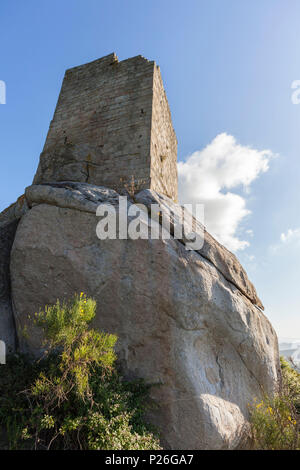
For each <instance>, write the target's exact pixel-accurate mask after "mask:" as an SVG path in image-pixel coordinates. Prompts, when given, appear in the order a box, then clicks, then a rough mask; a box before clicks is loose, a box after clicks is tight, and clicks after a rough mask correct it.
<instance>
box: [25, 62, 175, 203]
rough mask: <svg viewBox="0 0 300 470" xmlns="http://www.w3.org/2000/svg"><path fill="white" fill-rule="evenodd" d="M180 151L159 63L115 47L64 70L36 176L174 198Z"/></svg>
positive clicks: (42, 179)
mask: <svg viewBox="0 0 300 470" xmlns="http://www.w3.org/2000/svg"><path fill="white" fill-rule="evenodd" d="M176 158H177V142H176V136H175V133H174V130H173V127H172V122H171V116H170V111H169V108H168V103H167V100H166V96H165V92H164V90H163V85H162V80H161V77H160V72H159V69H158V68H157V66H156V65H155V63H154V62H150V61H148V60H147V59H145V58H143V57H142V56H137V57H133V58H131V59H127V60H124V61H121V62H119V61H118V59H117V56H116V55H115V54H110V55H109V56H106V57H103V58H102V59H99V60H96V61H94V62H90V63H88V64H84V65H81V66H79V67H74V68H72V69H69V70H67V71H66V73H65V77H64V80H63V84H62V88H61V92H60V96H59V99H58V102H57V106H56V110H55V113H54V116H53V120H52V121H51V124H50V128H49V132H48V135H47V139H46V142H45V146H44V149H43V152H42V154H41V157H40V164H39V167H38V170H37V173H36V176H35V178H34V183H35V184H38V183H46V182H50V181H51V182H53V181H66V180H67V181H79V182H87V183H91V184H95V185H98V186H107V187H109V188H113V189H116V190H119V191H120V190H122V189H123V188H126V189H127V190H130V191H138V190H141V189H146V188H151V189H155V190H157V191H158V192H162V193H163V194H167V195H168V196H170V197H172V198H173V199H174V198H176V197H177V173H176ZM175 186H176V191H175V189H174V188H175Z"/></svg>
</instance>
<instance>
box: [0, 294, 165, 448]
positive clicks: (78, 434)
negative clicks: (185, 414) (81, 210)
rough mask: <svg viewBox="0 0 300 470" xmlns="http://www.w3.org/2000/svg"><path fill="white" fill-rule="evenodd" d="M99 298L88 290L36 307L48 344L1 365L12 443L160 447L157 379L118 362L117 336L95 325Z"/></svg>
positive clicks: (0, 390) (2, 404)
mask: <svg viewBox="0 0 300 470" xmlns="http://www.w3.org/2000/svg"><path fill="white" fill-rule="evenodd" d="M95 310H96V302H95V301H94V300H92V299H89V298H87V297H86V296H85V295H84V294H83V293H81V294H80V295H76V296H75V297H74V299H72V301H71V302H69V303H60V302H59V301H57V303H56V304H55V305H53V306H49V307H46V308H45V310H44V311H41V312H39V313H37V314H35V316H34V318H33V321H34V323H35V324H36V325H38V326H39V327H40V328H42V330H43V333H44V337H45V345H44V346H45V348H46V349H47V352H46V353H45V355H44V357H43V358H42V359H40V360H33V359H32V358H29V357H27V356H24V355H20V354H18V355H11V356H10V357H8V360H7V365H6V366H4V367H1V376H0V424H1V426H2V428H3V430H4V433H3V434H4V436H5V444H2V447H6V448H9V449H74V450H75V449H91V450H97V449H101V450H128V449H133V450H143V449H149V450H153V449H160V445H159V441H158V439H157V437H155V434H154V433H153V429H151V428H150V427H149V425H147V424H146V423H145V422H144V414H145V411H146V410H147V408H148V407H149V406H153V405H151V404H150V399H149V394H148V393H149V386H148V385H146V384H145V383H144V382H143V381H142V380H137V381H133V382H126V381H124V380H122V378H121V377H120V375H119V374H118V372H117V370H116V367H115V360H116V355H115V352H114V346H115V343H116V340H117V338H116V337H115V336H113V335H110V334H105V333H101V332H99V331H96V330H95V329H91V328H89V324H90V322H91V321H92V319H93V318H94V316H95Z"/></svg>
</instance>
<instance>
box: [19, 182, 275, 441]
mask: <svg viewBox="0 0 300 470" xmlns="http://www.w3.org/2000/svg"><path fill="white" fill-rule="evenodd" d="M26 198H27V201H28V205H29V207H30V210H29V211H28V212H26V214H25V215H24V216H23V217H22V219H21V221H20V223H19V225H18V228H17V233H16V237H15V241H14V244H13V248H12V253H11V269H10V275H11V285H12V299H13V306H14V315H15V320H16V325H17V331H18V334H19V340H20V345H21V348H22V349H23V350H24V349H30V350H31V351H34V352H38V351H39V350H40V348H41V338H40V336H39V335H38V332H37V331H36V330H35V329H34V328H33V326H32V324H31V322H30V320H29V319H28V314H32V313H34V312H36V311H37V310H38V309H40V308H43V307H44V306H45V304H51V303H53V302H55V301H56V299H57V298H61V299H62V298H70V297H71V296H73V294H74V292H81V291H84V292H86V293H87V294H88V295H89V296H92V297H94V298H95V299H96V300H97V304H98V310H97V316H96V319H95V322H94V326H95V327H99V328H100V329H102V330H105V331H107V332H110V333H115V334H117V335H118V337H119V340H118V343H117V349H118V357H119V360H120V367H121V368H122V371H123V374H124V375H125V376H126V377H128V378H132V377H143V378H145V379H146V380H147V381H148V382H150V383H156V384H160V385H159V386H155V387H153V388H152V396H153V398H154V399H155V400H156V401H157V403H158V404H159V409H158V410H155V411H153V412H152V414H151V416H149V419H151V420H152V421H153V422H154V423H155V425H156V426H158V428H159V429H160V431H161V436H162V442H163V444H164V446H165V447H167V448H172V449H233V448H239V447H244V446H245V441H246V440H247V429H248V424H247V423H248V421H247V418H248V403H250V402H252V401H253V399H254V397H259V396H260V395H261V394H262V393H263V392H265V393H270V394H272V393H274V391H275V389H276V387H277V381H278V375H277V374H278V347H277V338H276V334H275V331H274V329H273V328H272V326H271V324H270V322H269V321H268V319H267V318H266V317H265V316H264V314H263V313H262V312H261V310H260V309H259V308H258V307H257V305H259V304H260V302H259V299H258V297H257V295H256V292H255V289H254V287H253V286H252V284H251V283H250V282H249V280H248V278H247V276H246V273H245V271H244V270H243V268H242V267H241V266H240V264H239V263H238V260H237V259H236V258H235V257H234V256H233V255H232V254H231V253H229V252H228V251H227V250H225V249H224V248H223V247H222V246H221V245H219V244H218V243H217V242H216V241H215V240H214V239H213V238H212V237H211V236H210V235H209V234H208V233H207V232H205V240H204V245H203V248H202V249H201V250H199V251H198V252H195V251H187V250H186V247H185V245H184V242H185V241H184V240H175V239H174V238H173V237H171V238H170V239H164V240H162V239H159V240H151V239H148V240H142V239H140V240H130V239H129V240H126V239H125V240H123V239H116V240H109V239H107V240H99V239H98V238H97V236H96V226H97V223H98V222H99V218H97V217H96V215H95V212H96V208H97V207H98V206H99V204H105V203H111V204H113V205H114V207H115V208H116V210H118V208H119V206H118V194H117V193H116V192H115V191H113V190H108V189H106V188H101V187H95V186H92V185H89V184H81V183H68V182H64V183H58V184H57V183H55V184H53V185H52V184H47V185H35V186H32V187H30V188H28V189H27V190H26ZM157 198H159V199H160V200H161V201H162V204H161V207H162V209H161V210H164V208H166V207H167V206H168V205H170V204H171V203H170V201H169V200H168V199H167V198H161V196H159V195H157V193H152V192H142V193H140V194H139V195H136V197H135V201H133V200H132V201H130V205H133V204H134V203H143V204H145V205H146V206H147V204H148V203H149V201H151V200H153V199H154V200H156V199H157ZM172 208H173V209H176V211H178V210H179V206H178V205H176V207H175V206H172V207H171V209H172ZM176 211H173V213H175V214H176ZM129 220H131V219H130V217H129ZM143 220H144V222H143V223H144V224H147V220H148V219H147V217H146V219H143ZM148 222H149V221H148ZM25 325H26V326H27V331H28V333H29V339H27V340H25V338H23V337H22V335H21V331H22V330H23V327H24V326H25Z"/></svg>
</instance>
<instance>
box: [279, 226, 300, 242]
mask: <svg viewBox="0 0 300 470" xmlns="http://www.w3.org/2000/svg"><path fill="white" fill-rule="evenodd" d="M280 240H281V242H282V243H285V244H288V243H294V242H296V243H299V242H300V228H296V229H291V228H290V229H288V231H287V232H286V233H282V234H281V235H280Z"/></svg>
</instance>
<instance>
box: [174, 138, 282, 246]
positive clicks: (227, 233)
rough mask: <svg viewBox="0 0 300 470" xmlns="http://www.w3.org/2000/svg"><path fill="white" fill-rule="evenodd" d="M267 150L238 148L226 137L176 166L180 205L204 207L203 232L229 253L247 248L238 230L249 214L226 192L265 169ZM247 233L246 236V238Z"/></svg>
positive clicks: (239, 199)
mask: <svg viewBox="0 0 300 470" xmlns="http://www.w3.org/2000/svg"><path fill="white" fill-rule="evenodd" d="M273 156H274V155H273V153H272V152H271V151H270V150H261V151H259V150H255V149H253V148H251V147H246V146H242V145H239V144H238V143H237V142H236V140H235V138H234V137H233V136H231V135H228V134H226V133H222V134H219V135H217V136H216V137H215V138H214V139H213V141H212V142H211V143H210V144H209V145H207V147H205V148H204V149H203V150H198V151H196V152H194V153H193V154H192V155H190V156H189V157H188V158H187V159H186V161H185V162H179V163H178V176H179V200H180V202H181V203H182V204H187V203H192V204H196V203H204V204H205V225H206V227H207V230H208V231H209V232H210V233H211V234H212V235H214V236H215V237H216V238H217V239H218V240H219V241H220V242H221V243H223V244H224V245H225V246H227V248H229V249H230V250H232V251H237V250H242V249H244V248H245V247H247V246H248V245H249V242H248V241H246V240H241V239H240V238H239V235H238V229H239V228H240V224H241V222H242V220H243V219H244V218H245V217H246V216H247V215H248V214H250V211H249V210H248V209H247V207H246V200H245V198H244V197H242V196H240V195H238V194H236V193H234V192H232V191H228V190H229V189H230V190H232V189H234V188H237V187H238V186H241V185H242V186H243V189H244V192H245V193H247V192H249V188H250V185H251V183H252V182H253V181H254V180H255V179H256V178H258V176H259V175H260V174H261V173H264V172H266V171H267V170H268V169H269V161H270V159H271V158H272V157H273ZM249 235H251V233H248V236H249Z"/></svg>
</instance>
